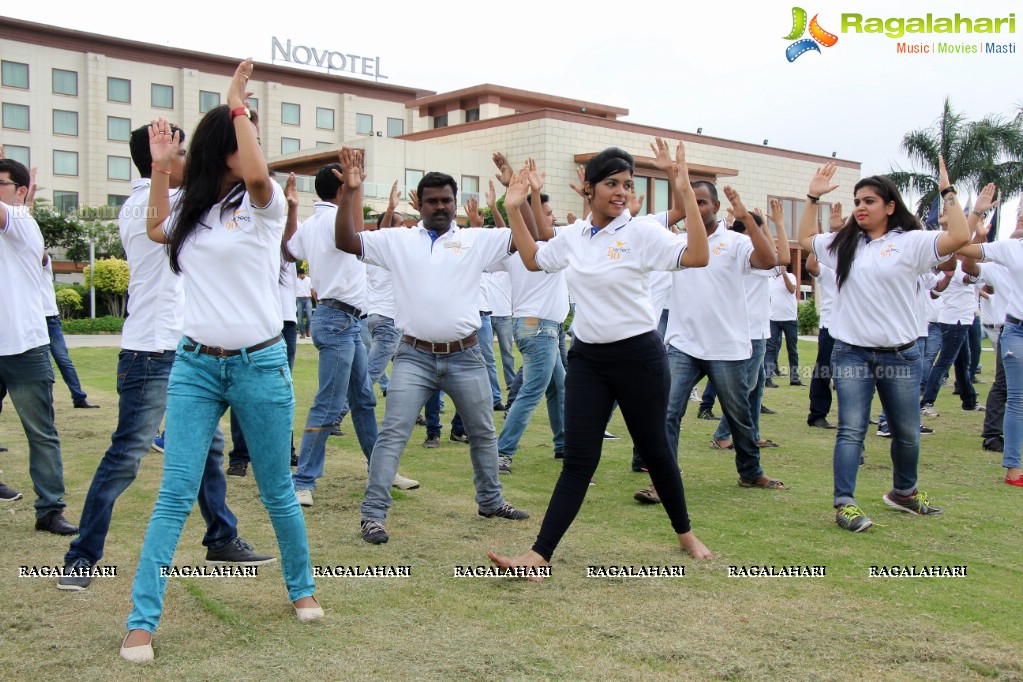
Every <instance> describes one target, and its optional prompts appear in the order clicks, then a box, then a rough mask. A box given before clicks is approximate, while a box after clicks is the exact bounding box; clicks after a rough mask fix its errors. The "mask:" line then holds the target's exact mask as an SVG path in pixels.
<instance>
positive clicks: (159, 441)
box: [152, 433, 166, 452]
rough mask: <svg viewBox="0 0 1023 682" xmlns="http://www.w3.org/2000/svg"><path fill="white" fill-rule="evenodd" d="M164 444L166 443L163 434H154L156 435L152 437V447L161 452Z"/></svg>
mask: <svg viewBox="0 0 1023 682" xmlns="http://www.w3.org/2000/svg"><path fill="white" fill-rule="evenodd" d="M164 445H166V443H164V440H163V434H162V433H158V434H156V436H154V437H153V445H152V447H153V449H154V450H156V451H157V452H163V446H164Z"/></svg>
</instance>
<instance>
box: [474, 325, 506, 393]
mask: <svg viewBox="0 0 1023 682" xmlns="http://www.w3.org/2000/svg"><path fill="white" fill-rule="evenodd" d="M479 337H480V350H482V351H483V361H484V362H485V363H487V377H488V378H489V379H490V391H491V395H493V398H494V399H493V400H492V401H491V407H493V406H494V405H496V404H497V403H499V402H501V384H499V383H498V381H497V359H496V358H495V357H494V329H493V327H491V326H490V315H485V314H483V313H480V330H479Z"/></svg>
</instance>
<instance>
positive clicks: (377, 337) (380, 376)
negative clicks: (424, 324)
mask: <svg viewBox="0 0 1023 682" xmlns="http://www.w3.org/2000/svg"><path fill="white" fill-rule="evenodd" d="M366 327H368V328H369V333H370V336H371V337H372V339H373V341H372V344H371V345H370V348H369V358H368V359H367V361H366V366H367V370H366V371H367V372H369V383H370V384H375V383H378V382H379V383H380V390H382V391H386V390H387V386H388V384H389V381H390V379H389V378H388V376H387V363H389V362H390V361H391V358H392V357H394V351H395V349H397V348H398V341H400V340H401V332H400V331H398V330H397V329H396V328H395V326H394V320H393V319H391V318H390V317H384V316H383V315H377V314H376V313H374V314H372V315H370V316H369V317H367V318H366Z"/></svg>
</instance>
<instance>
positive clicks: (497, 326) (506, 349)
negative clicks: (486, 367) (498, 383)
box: [490, 315, 515, 391]
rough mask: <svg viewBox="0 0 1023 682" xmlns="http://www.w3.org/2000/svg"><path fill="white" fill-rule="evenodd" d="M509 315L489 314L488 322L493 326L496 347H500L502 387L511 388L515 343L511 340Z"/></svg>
mask: <svg viewBox="0 0 1023 682" xmlns="http://www.w3.org/2000/svg"><path fill="white" fill-rule="evenodd" d="M513 319H514V318H512V317H511V316H507V315H491V316H490V324H491V326H492V327H493V328H494V336H496V337H497V347H498V348H500V349H501V371H502V373H503V374H504V387H505V389H507V390H509V391H510V390H511V385H512V382H513V381H515V345H514V342H513V339H514V336H515V334H514V331H513V324H512V320H513Z"/></svg>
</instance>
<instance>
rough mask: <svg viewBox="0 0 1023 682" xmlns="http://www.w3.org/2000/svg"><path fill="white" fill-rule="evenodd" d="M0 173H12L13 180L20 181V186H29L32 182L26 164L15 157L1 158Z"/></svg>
mask: <svg viewBox="0 0 1023 682" xmlns="http://www.w3.org/2000/svg"><path fill="white" fill-rule="evenodd" d="M0 173H7V174H8V175H10V176H11V180H12V181H13V182H16V183H18V187H28V186H29V183H31V182H32V178H31V176H30V175H29V174H28V169H27V168H25V164H23V163H21V162H20V161H15V160H14V159H0Z"/></svg>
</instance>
